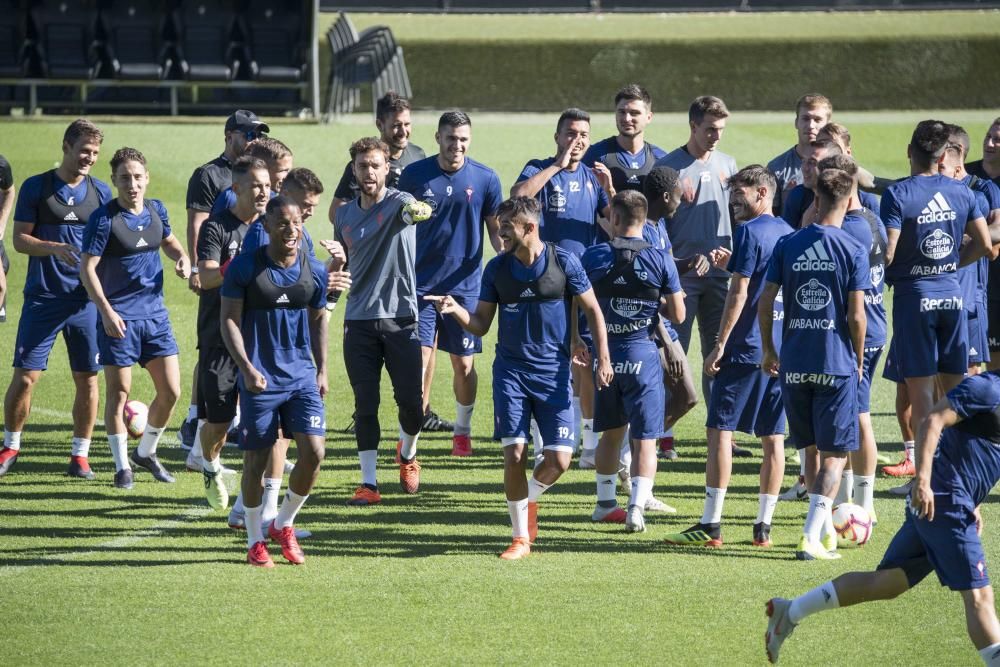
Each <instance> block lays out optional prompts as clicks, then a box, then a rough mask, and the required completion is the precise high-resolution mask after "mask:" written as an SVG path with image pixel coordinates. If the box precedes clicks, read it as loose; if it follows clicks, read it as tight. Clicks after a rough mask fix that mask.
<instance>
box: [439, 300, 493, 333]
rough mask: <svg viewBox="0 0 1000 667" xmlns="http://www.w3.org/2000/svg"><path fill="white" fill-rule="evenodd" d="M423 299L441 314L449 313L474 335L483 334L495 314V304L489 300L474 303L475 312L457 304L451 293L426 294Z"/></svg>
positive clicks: (490, 324)
mask: <svg viewBox="0 0 1000 667" xmlns="http://www.w3.org/2000/svg"><path fill="white" fill-rule="evenodd" d="M424 300H425V301H430V302H431V303H433V304H434V307H435V308H436V309H437V311H438V312H439V313H441V314H442V315H451V316H452V317H454V318H455V319H456V320H457V321H458V324H459V326H461V327H462V328H463V329H465V330H466V331H468V332H469V333H471V334H473V335H475V336H485V335H486V332H488V331H489V330H490V327H491V326H492V325H493V318H494V317H496V314H497V305H496V304H495V303H492V302H490V301H480V302H479V303H477V304H476V312H474V313H470V312H469V311H467V310H466V309H465V308H463V307H462V306H461V305H459V304H458V303H457V302H456V301H455V299H453V298H452V297H451V295H446V296H437V295H434V294H428V295H427V296H425V297H424Z"/></svg>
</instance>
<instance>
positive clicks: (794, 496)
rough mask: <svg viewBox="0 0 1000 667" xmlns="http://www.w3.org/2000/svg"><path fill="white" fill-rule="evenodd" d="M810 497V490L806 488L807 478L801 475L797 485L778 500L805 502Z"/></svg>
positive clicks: (796, 481) (796, 482)
mask: <svg viewBox="0 0 1000 667" xmlns="http://www.w3.org/2000/svg"><path fill="white" fill-rule="evenodd" d="M808 497H809V489H807V488H806V480H805V477H803V476H802V475H799V478H798V479H797V480H795V484H793V485H792V486H791V488H790V489H788V490H787V491H785V492H784V493H782V494H781V495H780V496H778V500H805V499H806V498H808Z"/></svg>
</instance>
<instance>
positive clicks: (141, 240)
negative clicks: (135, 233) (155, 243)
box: [135, 236, 149, 248]
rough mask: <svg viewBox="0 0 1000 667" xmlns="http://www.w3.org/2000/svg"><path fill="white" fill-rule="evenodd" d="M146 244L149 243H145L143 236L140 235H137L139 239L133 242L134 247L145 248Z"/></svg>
mask: <svg viewBox="0 0 1000 667" xmlns="http://www.w3.org/2000/svg"><path fill="white" fill-rule="evenodd" d="M148 245H149V244H148V243H146V239H144V238H142V237H141V236H140V237H139V240H138V241H136V244H135V247H136V248H145V247H146V246H148Z"/></svg>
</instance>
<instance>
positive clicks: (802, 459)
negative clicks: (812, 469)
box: [799, 449, 806, 477]
mask: <svg viewBox="0 0 1000 667" xmlns="http://www.w3.org/2000/svg"><path fill="white" fill-rule="evenodd" d="M805 476H806V450H804V449H800V450H799V477H805Z"/></svg>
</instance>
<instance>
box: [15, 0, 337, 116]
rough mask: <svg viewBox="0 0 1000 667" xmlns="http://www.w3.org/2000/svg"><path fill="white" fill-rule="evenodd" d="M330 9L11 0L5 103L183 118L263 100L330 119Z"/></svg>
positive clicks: (155, 0)
mask: <svg viewBox="0 0 1000 667" xmlns="http://www.w3.org/2000/svg"><path fill="white" fill-rule="evenodd" d="M318 11H319V6H318V0H293V1H292V2H278V1H277V0H152V1H144V0H0V107H14V106H25V107H26V108H27V109H26V110H27V112H28V113H34V112H35V110H36V109H39V108H46V109H58V110H60V111H65V112H82V111H88V110H110V109H142V110H143V111H146V112H149V111H151V110H157V109H159V110H161V111H164V112H169V113H170V114H172V115H176V114H177V113H179V112H180V111H181V110H182V109H183V110H184V111H185V112H194V113H198V112H202V111H204V112H211V111H217V110H218V109H219V108H221V107H224V108H231V107H232V106H233V103H234V101H235V100H239V101H247V100H249V99H251V98H252V101H253V104H254V105H255V106H254V108H257V109H263V110H271V111H272V112H274V111H290V112H299V111H301V110H302V109H307V110H309V111H311V112H312V114H313V115H314V116H318V115H319V72H318V68H317V66H318V42H319V39H318V35H317V34H316V17H317V16H318ZM141 89H145V90H141ZM25 91H26V92H27V96H26V99H25V94H24V93H25ZM205 91H207V93H206V92H205ZM286 92H287V93H288V94H285V93H286Z"/></svg>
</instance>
